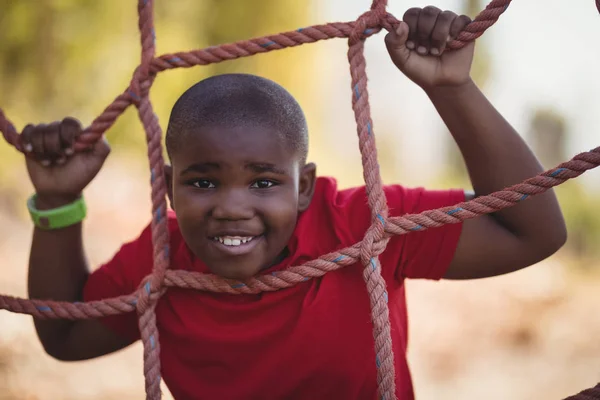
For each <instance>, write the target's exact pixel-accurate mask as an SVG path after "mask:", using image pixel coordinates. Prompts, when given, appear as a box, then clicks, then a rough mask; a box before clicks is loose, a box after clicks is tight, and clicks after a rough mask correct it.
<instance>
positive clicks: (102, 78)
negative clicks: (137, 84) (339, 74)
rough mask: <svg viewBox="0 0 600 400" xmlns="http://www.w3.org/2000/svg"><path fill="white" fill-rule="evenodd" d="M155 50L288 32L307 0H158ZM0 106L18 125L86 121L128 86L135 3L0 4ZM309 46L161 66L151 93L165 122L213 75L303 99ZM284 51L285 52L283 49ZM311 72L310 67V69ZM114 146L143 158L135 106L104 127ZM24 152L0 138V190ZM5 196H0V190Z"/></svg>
mask: <svg viewBox="0 0 600 400" xmlns="http://www.w3.org/2000/svg"><path fill="white" fill-rule="evenodd" d="M155 3H156V4H155V27H156V33H157V52H158V54H163V53H173V52H177V51H187V50H192V49H196V48H203V47H208V46H211V45H217V44H221V43H225V42H231V41H236V40H242V39H248V38H251V37H254V36H261V35H266V34H271V33H277V32H280V31H286V30H293V29H296V28H297V27H300V26H305V25H307V24H309V23H310V13H309V10H310V9H311V4H310V2H297V1H292V0H285V1H282V0H254V1H251V2H250V1H242V0H218V1H217V0H177V1H156V2H155ZM0 10H2V11H1V12H0V26H2V29H0V107H2V109H3V110H4V111H5V113H6V115H7V116H8V117H9V118H10V119H11V120H12V121H13V122H14V124H15V126H16V127H17V129H19V130H21V129H22V128H23V127H24V126H25V125H26V124H27V123H35V124H37V123H44V122H50V121H54V120H60V119H62V118H63V117H65V116H73V117H76V118H78V119H79V120H81V121H82V123H83V124H84V125H89V124H90V123H91V122H92V120H93V119H94V118H95V117H96V116H98V115H99V114H100V113H101V112H102V110H103V109H104V108H105V107H106V106H107V105H108V104H109V103H110V102H111V101H112V100H113V99H114V98H115V97H116V96H117V95H119V94H120V93H122V92H123V90H125V89H126V87H127V86H128V84H129V81H130V79H131V75H132V73H133V70H134V68H135V67H136V66H137V65H138V63H139V58H140V44H139V33H138V21H137V7H136V1H127V2H116V1H114V2H113V1H110V2H109V1H88V0H46V1H37V0H0ZM311 51H314V48H312V49H309V48H308V46H303V47H302V48H301V49H288V50H284V51H280V52H272V53H268V54H263V55H257V56H255V57H250V58H245V59H241V60H236V61H228V62H224V63H221V64H217V65H211V66H205V67H195V68H192V69H177V70H173V71H167V72H163V73H162V74H160V75H159V76H158V78H157V79H156V81H155V84H154V87H153V89H152V92H151V99H152V102H153V105H154V108H155V112H156V114H157V115H158V117H159V120H160V121H161V125H162V127H163V129H165V128H166V123H167V121H168V116H169V112H170V108H171V106H172V105H173V103H174V102H175V100H176V99H177V97H178V96H179V95H180V94H181V93H182V92H183V91H184V90H185V89H186V88H187V87H189V86H190V85H192V84H193V83H195V82H197V81H198V80H200V79H202V78H204V77H207V76H209V75H212V74H215V73H222V72H230V71H243V72H247V73H257V74H262V75H264V76H267V77H269V78H271V79H275V80H277V81H278V82H279V83H281V84H283V85H284V86H286V87H287V88H289V89H290V91H291V92H292V94H294V95H295V96H297V97H298V98H299V100H300V101H301V102H302V100H303V99H304V98H306V96H308V93H309V92H310V88H311V85H310V84H308V83H307V82H299V81H298V79H297V77H298V76H299V75H298V71H299V70H300V69H302V70H304V71H310V68H311V67H312V63H311V62H310V60H311V58H312V57H309V56H307V55H308V54H309V53H310V52H311ZM284 52H285V54H283V53H284ZM308 73H310V72H308ZM107 138H108V140H109V142H110V143H111V145H112V147H113V150H114V151H123V152H128V153H132V154H133V155H135V156H137V157H139V158H140V162H143V157H145V154H146V149H145V137H144V134H143V130H142V128H141V124H140V122H139V120H138V117H137V112H136V110H135V109H134V107H130V108H129V109H128V110H127V111H126V112H125V113H124V115H122V116H121V117H120V118H119V119H118V120H117V123H116V124H115V126H114V127H113V128H112V129H110V130H109V131H108V132H107ZM17 164H19V167H20V169H19V171H23V170H24V168H23V167H22V165H23V164H22V155H21V154H19V153H18V152H16V151H15V150H14V149H13V148H12V147H10V146H8V145H6V144H0V184H1V185H2V186H4V187H5V189H3V188H2V186H0V192H3V191H4V192H10V190H11V189H10V188H11V187H13V188H14V187H16V186H19V185H23V184H26V182H22V180H23V174H22V173H19V174H15V173H14V168H11V167H14V166H15V165H17ZM0 194H1V193H0Z"/></svg>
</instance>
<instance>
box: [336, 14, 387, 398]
mask: <svg viewBox="0 0 600 400" xmlns="http://www.w3.org/2000/svg"><path fill="white" fill-rule="evenodd" d="M365 18H369V17H368V16H366V17H365ZM359 26H360V24H359ZM359 29H362V28H359ZM348 61H349V63H350V74H351V77H352V108H353V110H354V116H355V119H356V125H357V131H358V138H359V147H360V152H361V156H362V164H363V176H364V180H365V184H366V190H367V198H368V203H369V207H370V209H371V224H372V225H371V227H370V228H369V230H368V231H367V233H366V235H365V240H364V241H363V246H362V247H361V252H360V253H361V254H360V256H361V261H362V263H363V265H364V270H363V278H364V280H365V283H366V285H367V290H368V293H369V300H370V304H371V318H372V321H373V338H374V341H375V363H376V367H377V386H378V390H379V394H380V396H381V398H382V399H386V400H392V399H395V392H396V387H395V371H394V354H393V351H392V337H391V332H390V320H389V310H388V306H387V292H386V285H385V281H384V279H383V277H382V276H381V264H380V263H379V259H378V257H377V256H378V254H377V253H379V252H381V251H382V248H384V247H385V245H384V246H381V247H380V249H379V250H377V249H376V248H375V246H374V243H375V242H381V241H382V240H383V241H384V242H386V243H387V239H384V235H385V231H384V224H385V220H386V218H387V216H388V209H387V204H386V199H385V194H384V192H383V185H382V182H381V174H380V172H379V164H378V162H377V149H376V146H375V137H374V135H373V122H372V120H371V111H370V106H369V94H368V91H367V75H366V60H365V57H364V41H363V40H356V39H353V38H352V36H351V39H350V40H349V49H348Z"/></svg>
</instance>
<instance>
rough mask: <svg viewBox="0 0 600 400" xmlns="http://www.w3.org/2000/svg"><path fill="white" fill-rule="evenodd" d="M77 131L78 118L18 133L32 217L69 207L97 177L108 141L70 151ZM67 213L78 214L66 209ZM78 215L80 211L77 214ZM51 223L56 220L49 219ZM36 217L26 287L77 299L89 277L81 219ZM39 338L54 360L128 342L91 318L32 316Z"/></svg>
mask: <svg viewBox="0 0 600 400" xmlns="http://www.w3.org/2000/svg"><path fill="white" fill-rule="evenodd" d="M80 132H81V126H80V125H79V122H77V121H76V120H73V119H65V120H63V121H62V122H61V123H58V122H56V123H53V124H50V125H38V126H31V125H30V126H27V127H26V128H25V129H24V131H23V136H22V137H23V142H24V145H25V149H26V164H27V170H28V172H29V176H30V179H31V182H32V184H33V186H34V188H35V192H36V196H35V198H33V199H32V201H31V203H30V207H32V208H33V213H34V215H42V214H43V213H44V211H47V210H56V209H58V208H59V207H65V206H67V207H68V206H73V205H75V204H76V203H75V202H76V201H77V200H78V199H80V198H81V193H82V191H83V189H84V188H85V187H86V186H87V185H88V183H89V182H90V181H91V180H92V179H93V178H94V177H95V176H96V174H97V173H98V171H99V170H100V168H101V167H102V165H103V163H104V160H105V159H106V157H107V156H108V154H109V151H110V149H109V147H108V144H107V143H105V142H102V141H101V142H98V144H97V145H96V146H95V147H94V148H93V150H91V151H89V152H86V153H80V154H73V152H72V150H71V148H72V144H73V142H74V140H75V138H76V137H77V135H78V134H79V133H80ZM68 215H72V216H74V221H76V220H77V219H78V218H77V217H76V216H77V215H78V213H77V212H76V211H70V212H69V213H68ZM79 215H80V216H81V213H79ZM50 223H59V222H57V220H52V219H51V220H50ZM47 224H48V220H45V219H43V218H42V219H41V220H40V221H39V222H37V223H36V224H35V225H36V226H35V227H34V231H33V240H32V245H31V254H30V259H29V276H28V289H29V296H30V298H32V299H43V300H56V301H69V302H75V301H82V291H83V288H84V285H85V283H86V280H87V278H88V276H89V270H88V266H87V261H86V256H85V251H84V247H83V241H82V224H81V222H76V223H67V224H66V226H64V227H60V226H61V225H58V226H59V227H54V226H51V227H48V226H47ZM34 323H35V328H36V331H37V334H38V337H39V339H40V341H41V343H42V345H43V347H44V349H45V350H46V352H47V353H48V354H49V355H51V356H52V357H54V358H57V359H59V360H64V361H75V360H83V359H89V358H93V357H98V356H101V355H104V354H108V353H111V352H114V351H117V350H119V349H121V348H123V347H125V346H127V345H128V344H129V342H128V341H127V340H125V339H123V338H121V337H118V336H117V335H115V334H114V333H112V332H111V331H110V330H108V329H107V328H105V327H104V326H103V325H102V324H101V323H99V322H98V321H96V320H85V321H68V320H38V319H36V320H34Z"/></svg>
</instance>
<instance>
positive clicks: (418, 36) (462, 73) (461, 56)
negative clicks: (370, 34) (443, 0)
mask: <svg viewBox="0 0 600 400" xmlns="http://www.w3.org/2000/svg"><path fill="white" fill-rule="evenodd" d="M403 19H404V21H403V22H401V23H400V25H399V26H398V29H397V30H396V32H390V33H388V34H387V35H386V37H385V44H386V47H387V49H388V52H389V54H390V57H391V58H392V61H393V62H394V64H395V65H396V66H397V67H398V69H400V71H402V72H403V73H404V74H405V75H406V76H407V77H408V78H409V79H411V80H412V81H413V82H415V83H416V84H417V85H419V86H421V87H422V88H423V89H425V90H426V91H427V90H429V89H434V88H436V87H442V86H446V87H447V86H461V85H463V84H465V83H468V82H469V81H470V80H471V77H470V70H471V64H472V61H473V52H474V48H475V42H470V43H469V44H467V45H466V46H465V47H463V48H462V49H459V50H452V51H445V50H446V43H447V42H448V41H450V39H455V38H456V36H457V35H458V34H459V33H460V32H461V31H462V30H463V29H464V27H465V26H466V25H468V24H469V23H470V22H471V19H470V18H469V17H467V16H465V15H461V16H458V15H456V14H455V13H453V12H451V11H443V12H442V11H441V10H440V9H438V8H436V7H431V6H429V7H425V8H423V9H420V8H411V9H410V10H408V11H407V12H406V13H405V14H404V18H403Z"/></svg>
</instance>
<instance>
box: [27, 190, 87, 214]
mask: <svg viewBox="0 0 600 400" xmlns="http://www.w3.org/2000/svg"><path fill="white" fill-rule="evenodd" d="M80 197H81V193H78V194H61V195H48V194H39V193H38V194H36V196H35V207H36V208H37V209H38V210H40V211H44V210H52V209H55V208H59V207H63V206H66V205H68V204H71V203H73V202H74V201H76V200H77V199H79V198H80Z"/></svg>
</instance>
